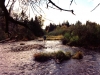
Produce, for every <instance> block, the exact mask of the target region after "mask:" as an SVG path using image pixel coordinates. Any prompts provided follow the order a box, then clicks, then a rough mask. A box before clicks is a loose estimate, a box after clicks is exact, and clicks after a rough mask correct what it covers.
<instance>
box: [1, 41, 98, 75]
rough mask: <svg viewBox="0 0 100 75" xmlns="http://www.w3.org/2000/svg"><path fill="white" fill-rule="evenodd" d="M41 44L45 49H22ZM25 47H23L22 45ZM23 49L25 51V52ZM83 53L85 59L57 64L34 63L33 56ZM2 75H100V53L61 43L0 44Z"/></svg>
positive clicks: (51, 62)
mask: <svg viewBox="0 0 100 75" xmlns="http://www.w3.org/2000/svg"><path fill="white" fill-rule="evenodd" d="M20 43H25V45H24V46H30V45H36V44H41V45H44V46H45V48H43V49H32V48H28V47H25V48H24V47H21V46H20ZM22 46H23V45H22ZM15 48H24V49H26V50H25V51H19V52H13V51H11V50H12V49H15ZM24 49H23V50H24ZM58 50H63V51H68V52H71V54H73V53H74V52H75V51H78V50H80V51H82V52H83V54H84V57H83V59H80V60H77V59H70V60H67V61H64V62H63V63H61V64H57V63H56V62H55V61H54V60H53V59H52V60H49V61H47V62H43V63H41V62H37V61H34V57H33V54H34V53H36V52H41V51H45V52H53V51H58ZM0 75H100V53H99V52H94V51H92V50H88V49H84V48H79V47H74V46H73V47H70V46H64V45H62V44H61V42H60V41H58V40H56V41H45V42H43V41H34V40H33V41H21V42H8V43H0Z"/></svg>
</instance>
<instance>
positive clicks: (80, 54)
mask: <svg viewBox="0 0 100 75" xmlns="http://www.w3.org/2000/svg"><path fill="white" fill-rule="evenodd" d="M72 58H73V59H82V58H83V53H82V52H81V51H78V52H76V53H75V54H74V55H73V57H72Z"/></svg>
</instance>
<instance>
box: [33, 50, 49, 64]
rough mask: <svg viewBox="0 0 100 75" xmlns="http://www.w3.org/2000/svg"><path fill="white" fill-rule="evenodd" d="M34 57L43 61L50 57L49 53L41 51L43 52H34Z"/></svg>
mask: <svg viewBox="0 0 100 75" xmlns="http://www.w3.org/2000/svg"><path fill="white" fill-rule="evenodd" d="M34 58H35V60H36V61H39V62H45V61H47V60H49V59H50V54H47V53H43V52H41V53H35V54H34Z"/></svg>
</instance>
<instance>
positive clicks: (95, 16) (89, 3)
mask: <svg viewBox="0 0 100 75" xmlns="http://www.w3.org/2000/svg"><path fill="white" fill-rule="evenodd" d="M99 2H100V1H99V0H75V3H74V2H73V4H72V5H71V6H70V5H69V4H70V0H63V1H61V0H59V2H57V0H56V1H55V3H57V4H58V5H59V6H60V7H62V8H64V9H73V10H74V13H75V14H76V15H73V14H71V13H70V12H66V11H60V10H55V9H52V8H49V9H46V10H45V13H46V17H47V18H48V19H50V20H52V21H53V22H54V23H62V22H63V21H66V20H68V21H69V22H70V23H76V21H78V20H79V21H81V22H82V23H85V22H86V21H87V20H89V21H93V22H97V23H100V6H99V7H98V8H96V9H95V10H94V11H92V12H91V10H92V9H93V8H94V7H95V6H96V5H97V4H98V3H99ZM48 22H49V21H46V22H45V24H48Z"/></svg>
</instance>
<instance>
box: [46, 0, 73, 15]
mask: <svg viewBox="0 0 100 75" xmlns="http://www.w3.org/2000/svg"><path fill="white" fill-rule="evenodd" d="M48 1H49V3H51V4H52V5H53V6H55V7H56V8H58V9H59V10H63V11H68V12H71V13H72V14H73V15H75V14H74V11H73V10H66V9H63V8H61V7H59V6H57V5H56V4H55V3H54V2H53V1H52V0H48ZM49 3H48V4H49ZM47 6H48V5H47Z"/></svg>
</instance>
